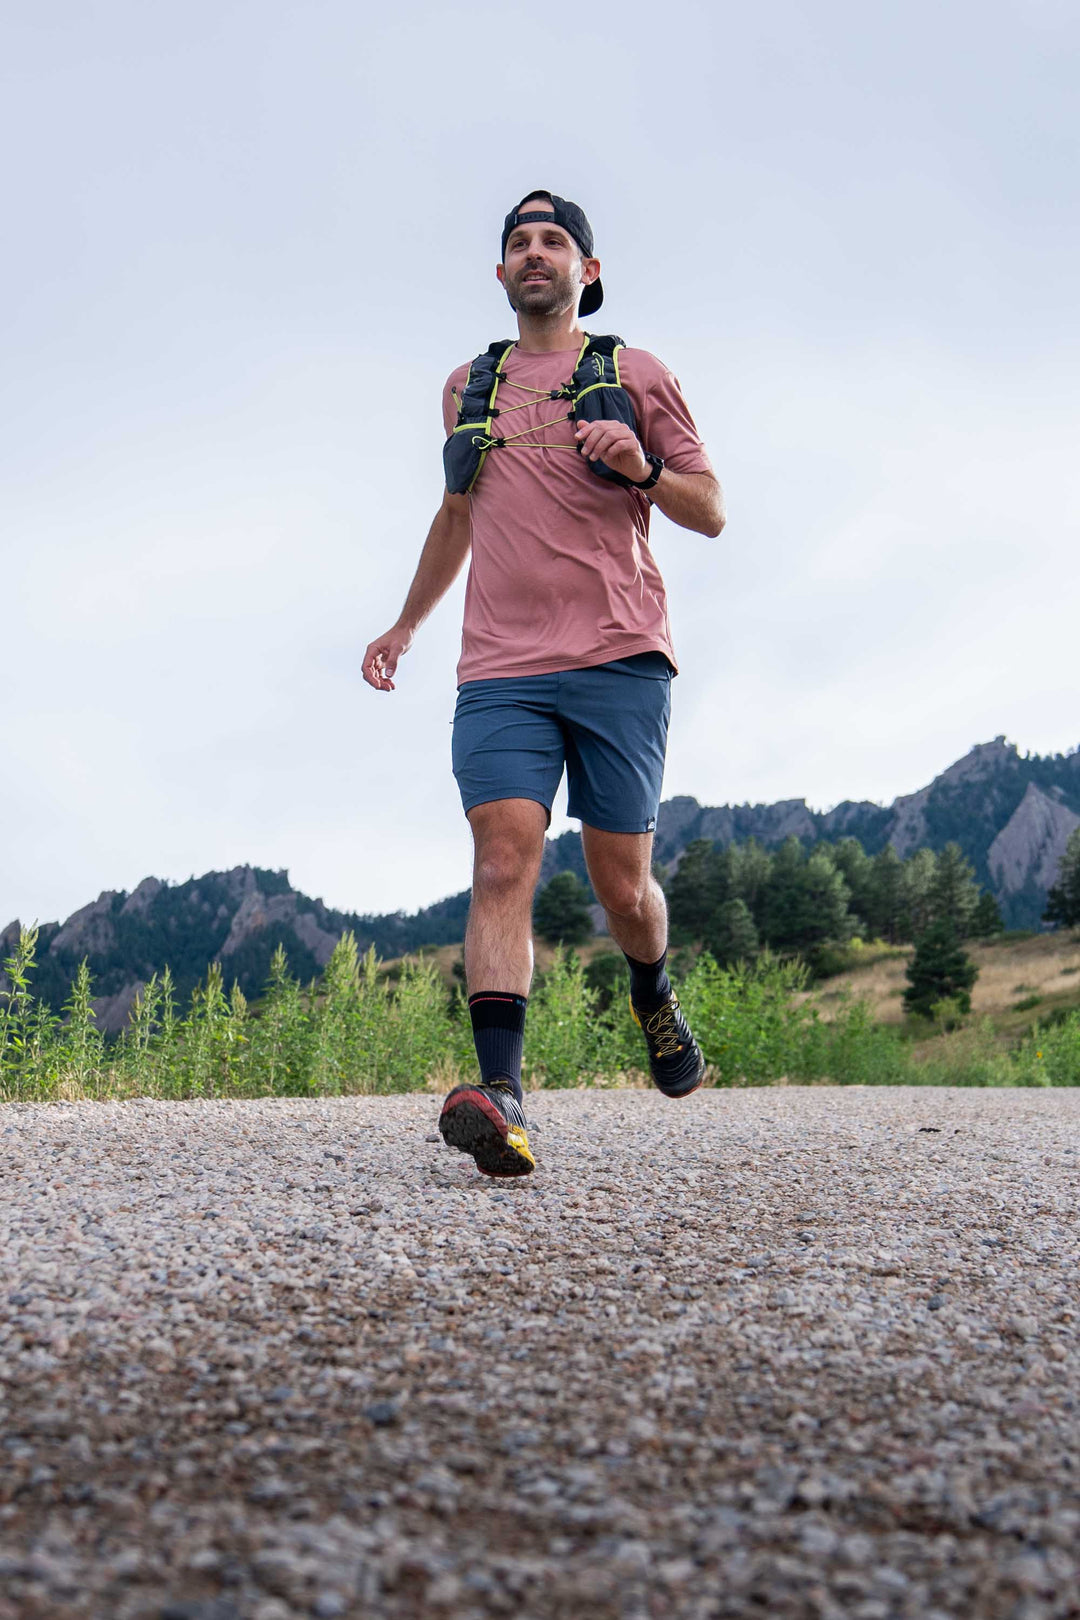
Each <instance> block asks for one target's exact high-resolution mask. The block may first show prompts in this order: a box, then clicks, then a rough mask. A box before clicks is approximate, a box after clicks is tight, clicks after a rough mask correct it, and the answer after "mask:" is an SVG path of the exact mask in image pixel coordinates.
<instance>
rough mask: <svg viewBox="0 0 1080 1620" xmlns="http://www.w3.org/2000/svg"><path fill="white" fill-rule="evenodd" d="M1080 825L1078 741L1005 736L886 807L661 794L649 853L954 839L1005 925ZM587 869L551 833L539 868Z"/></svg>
mask: <svg viewBox="0 0 1080 1620" xmlns="http://www.w3.org/2000/svg"><path fill="white" fill-rule="evenodd" d="M1077 826H1080V751H1074V752H1072V753H1069V754H1050V755H1045V756H1041V755H1038V754H1028V755H1021V754H1020V752H1019V750H1018V749H1017V748H1016V746H1015V744H1013V743H1010V742H1007V741H1006V740H1005V738H1004V737H995V739H994V741H993V742H989V743H980V744H978V745H977V746H976V747H974V748H973V749H972V750H971V752H970V753H969V754H965V755H964V757H963V759H960V760H957V762H956V764H955V765H950V766H949V768H948V770H945V771H943V772H942V773H941V775H940V776H936V777H935V778H934V780H933V781H932V782H931V783H930V784H929V786H927V787H924V788H920V789H919V790H918V792H916V793H910V794H907V795H905V796H903V797H902V798H899V799H896V800H894V802H893V803H892V804H891V805H889V806H888V807H887V808H886V807H885V806H883V805H878V804H870V803H869V802H868V801H866V800H863V801H853V800H845V801H844V803H843V804H838V805H837V806H836V808H835V809H833V810H828V811H821V810H811V809H809V808H808V807H807V804H806V801H805V799H783V800H781V801H780V802H779V803H777V804H742V805H720V806H715V807H714V806H710V805H701V804H699V803H698V801H697V800H696V799H692V798H684V797H680V798H676V799H667V800H665V802H664V803H663V804H662V805H661V807H660V815H659V817H658V819H657V829H656V844H655V851H656V859H657V860H658V861H660V862H661V863H663V864H664V865H670V864H671V863H672V862H673V861H675V860H677V859H678V856H679V854H680V852H681V851H682V850H683V849H685V848H686V846H687V844H689V843H691V842H693V840H694V839H695V838H711V839H712V840H713V841H714V842H715V843H717V844H719V845H721V846H723V845H727V844H730V843H732V842H742V841H743V840H745V839H747V838H756V839H758V841H759V842H760V843H763V844H766V845H776V844H780V843H782V842H783V840H784V839H785V838H788V837H790V836H792V835H794V836H795V837H796V838H800V839H802V840H803V841H804V842H807V843H814V842H816V841H817V840H818V839H828V840H836V839H839V838H847V837H854V838H857V839H858V840H859V842H860V843H861V844H862V846H863V848H864V849H865V850H866V852H867V853H868V854H870V855H873V854H876V853H877V852H878V850H880V849H883V848H884V847H885V845H886V844H892V845H893V847H894V848H895V850H896V853H897V854H898V855H900V856H901V857H904V856H907V855H910V854H911V852H912V851H913V850H915V849H919V848H920V847H927V848H929V849H934V850H940V849H943V848H944V847H945V845H946V844H948V843H950V842H954V843H957V844H959V845H960V848H961V849H962V850H963V852H964V854H965V855H966V856H967V858H968V860H969V861H970V862H971V864H972V866H973V867H974V868H975V876H976V879H977V880H978V882H979V884H980V885H981V886H983V887H984V888H988V889H990V890H991V891H992V892H993V894H994V895H995V896H996V898H997V901H998V903H999V905H1000V906H1001V912H1002V917H1003V919H1004V921H1005V925H1006V927H1008V928H1037V927H1038V926H1039V923H1040V921H1041V918H1042V913H1043V909H1044V907H1045V905H1046V891H1047V889H1048V888H1049V886H1050V885H1051V883H1053V881H1054V879H1055V877H1056V875H1057V869H1058V863H1059V861H1060V860H1061V857H1062V854H1063V853H1064V850H1065V844H1066V842H1067V840H1068V837H1069V834H1070V833H1071V832H1072V831H1073V829H1074V828H1075V827H1077ZM563 870H570V871H574V872H577V874H578V875H579V876H580V877H584V875H585V866H584V860H583V858H582V854H581V839H580V837H579V836H578V834H577V833H576V832H568V833H564V834H563V835H562V837H561V838H557V839H553V840H552V841H551V843H550V844H549V846H548V850H547V853H546V856H545V861H544V868H543V876H544V877H545V878H546V877H551V876H552V875H553V874H554V873H555V872H557V871H563Z"/></svg>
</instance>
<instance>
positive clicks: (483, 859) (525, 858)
mask: <svg viewBox="0 0 1080 1620" xmlns="http://www.w3.org/2000/svg"><path fill="white" fill-rule="evenodd" d="M535 881H536V877H535V861H534V859H533V855H532V851H531V850H530V849H529V848H528V847H527V846H523V845H522V844H521V843H520V842H519V841H517V840H516V839H513V838H491V839H485V841H484V844H483V846H482V847H478V848H477V851H476V862H475V866H474V869H473V888H474V890H476V891H478V892H479V893H481V894H508V893H512V892H513V891H514V890H515V889H519V888H524V887H526V886H529V887H531V886H532V884H533V883H535Z"/></svg>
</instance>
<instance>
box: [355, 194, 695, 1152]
mask: <svg viewBox="0 0 1080 1620" xmlns="http://www.w3.org/2000/svg"><path fill="white" fill-rule="evenodd" d="M496 274H497V276H498V278H499V281H500V282H501V283H502V286H503V288H504V289H505V291H506V296H507V298H508V300H509V302H510V306H511V308H512V309H513V310H514V311H515V313H516V315H517V323H518V338H517V342H516V343H511V342H510V341H509V340H507V341H506V343H505V344H501V345H492V348H491V350H490V351H489V354H488V355H486V356H483V355H482V356H479V357H478V358H477V360H476V361H474V362H473V365H472V367H469V366H459V367H458V369H457V370H456V371H455V372H453V373H452V374H451V376H450V378H449V379H448V381H447V385H446V390H445V392H444V396H443V417H444V424H445V428H446V432H447V435H448V438H447V448H446V451H445V461H446V467H447V474H448V488H447V493H446V495H445V497H444V499H443V502H442V506H441V507H440V509H439V511H438V513H437V514H436V517H435V521H434V522H433V524H432V526H431V530H430V532H429V534H428V537H427V540H426V542H425V545H424V548H423V551H422V553H421V556H420V562H419V566H418V567H417V570H416V576H415V578H414V579H413V582H412V585H411V587H410V589H409V593H408V596H407V598H406V601H405V606H404V607H403V609H402V611H401V616H400V618H399V619H398V621H397V623H396V624H395V625H394V626H393V627H392V628H391V629H390V630H388V631H387V633H386V634H385V635H384V636H380V637H378V639H377V640H375V641H373V642H372V643H371V645H370V646H369V647H368V649H367V651H366V653H365V654H364V678H365V680H366V681H367V682H368V683H369V685H371V686H373V687H375V688H376V690H377V691H381V692H392V691H393V690H394V680H393V677H394V673H395V671H396V669H397V665H398V661H399V659H400V658H401V656H402V654H403V653H405V652H407V651H408V649H409V647H410V646H411V644H412V640H413V636H414V635H415V633H416V630H417V629H418V627H419V626H420V624H421V623H422V622H423V620H424V619H426V618H427V616H428V614H429V613H430V612H431V610H432V609H433V608H434V607H435V605H436V603H437V602H438V601H439V600H440V599H441V598H442V596H443V595H444V594H445V592H446V591H447V590H448V589H449V587H450V585H451V584H452V583H453V581H454V579H455V578H456V577H457V574H458V573H459V571H460V569H461V567H462V565H463V563H464V562H465V559H466V557H467V556H468V555H469V552H470V550H471V552H472V560H471V565H470V570H469V578H468V586H467V590H466V597H465V617H464V627H463V635H462V654H461V661H460V663H459V665H458V681H459V689H458V702H457V710H456V713H455V718H454V740H453V759H454V774H455V776H456V777H457V781H458V786H459V789H460V791H461V796H462V803H463V806H464V809H465V813H466V815H467V817H468V819H469V823H470V825H471V827H472V833H473V842H474V849H475V861H474V870H473V891H472V905H471V909H470V912H469V922H468V928H467V930H466V936H465V971H466V977H467V980H468V988H469V1010H470V1015H471V1018H472V1024H473V1036H474V1040H475V1045H476V1053H477V1058H478V1061H479V1066H480V1080H479V1082H478V1083H476V1084H472V1085H463V1086H457V1087H455V1088H454V1090H453V1091H451V1092H450V1094H449V1096H448V1097H447V1098H446V1100H445V1103H444V1105H443V1109H442V1113H441V1116H440V1119H439V1129H440V1131H441V1133H442V1135H443V1137H444V1139H445V1140H446V1141H447V1142H449V1143H450V1144H452V1145H453V1146H454V1147H457V1148H460V1149H462V1150H463V1151H465V1152H468V1153H471V1154H472V1155H473V1156H474V1158H475V1160H476V1163H477V1165H478V1167H479V1168H480V1169H481V1170H483V1171H486V1172H487V1173H488V1174H489V1175H497V1176H515V1175H527V1174H528V1173H529V1172H530V1171H531V1170H532V1169H533V1168H534V1164H535V1161H534V1159H533V1156H532V1153H531V1152H530V1149H529V1141H528V1135H527V1131H526V1120H525V1114H524V1111H523V1106H522V1103H523V1097H522V1089H521V1058H522V1043H523V1038H524V1030H525V1012H526V1006H527V1000H528V994H529V985H530V981H531V978H532V969H533V949H532V903H533V894H534V891H535V888H536V882H537V878H538V876H539V872H540V862H541V858H542V856H543V850H544V835H545V833H546V830H547V827H548V824H549V822H550V818H551V815H550V813H551V804H552V800H553V798H554V796H555V791H556V789H557V787H558V784H559V782H560V780H561V778H562V773H563V769H564V766H565V768H566V769H567V772H568V777H569V804H568V809H569V813H570V815H572V816H575V817H580V819H581V822H582V828H581V836H582V844H583V848H584V853H585V860H586V863H587V866H588V870H589V877H590V880H591V882H592V886H593V889H594V890H595V892H596V897H597V899H598V900H599V902H600V904H601V906H602V907H603V909H604V912H605V914H606V917H607V923H608V928H609V930H610V933H611V935H612V937H613V938H614V939H615V940H616V942H617V943H618V944H619V945H620V946H621V947H622V950H623V952H624V954H625V955H626V958H627V962H628V963H629V968H630V1000H631V1007H632V1009H633V1012H634V1016H635V1018H636V1019H637V1021H638V1023H639V1024H640V1025H641V1028H642V1032H643V1035H644V1038H645V1043H646V1046H647V1049H648V1054H649V1067H650V1071H651V1073H652V1077H653V1080H654V1081H655V1083H656V1085H657V1086H658V1087H659V1088H660V1090H661V1091H662V1092H664V1093H665V1095H667V1096H669V1097H682V1096H686V1095H687V1094H688V1093H689V1092H691V1091H693V1090H695V1089H696V1088H697V1087H698V1086H699V1085H700V1084H701V1080H702V1076H703V1074H704V1068H705V1065H704V1060H703V1058H702V1055H701V1052H700V1050H699V1048H698V1046H697V1043H696V1042H695V1040H694V1038H693V1035H692V1034H691V1032H690V1029H689V1028H688V1026H687V1023H686V1019H685V1017H684V1016H683V1014H682V1012H681V1010H680V1008H679V1004H678V1001H677V1000H676V998H675V995H674V994H673V992H672V989H671V985H670V983H669V981H668V977H667V974H666V972H665V970H664V969H665V960H666V953H667V911H666V907H665V904H664V897H663V893H662V891H661V889H660V887H659V885H658V884H657V883H656V882H655V880H654V879H653V877H652V864H651V855H652V840H653V828H654V827H655V825H656V812H657V807H658V805H659V802H660V785H661V779H662V776H663V768H664V751H665V745H666V739H667V722H668V709H669V701H670V683H671V677H672V675H673V674H674V673H675V655H674V652H673V650H672V646H671V635H670V630H669V627H668V618H667V607H666V600H665V595H664V585H663V581H662V580H661V578H660V574H659V571H658V569H657V567H656V564H655V562H654V561H653V558H652V555H651V552H650V550H649V544H648V531H649V508H650V503H651V504H653V505H656V506H658V507H659V508H660V510H661V511H662V512H663V513H665V515H666V516H667V517H669V518H671V519H672V521H673V522H675V523H677V524H679V525H680V526H681V527H683V528H686V529H693V530H696V531H697V532H698V533H700V534H705V535H710V536H715V535H718V534H719V533H720V531H721V529H722V528H723V526H724V503H723V495H722V492H721V489H720V486H719V484H718V483H717V480H716V477H715V475H714V473H713V470H712V467H711V466H710V463H709V459H708V456H707V455H706V453H705V449H704V446H703V445H702V443H701V440H700V439H699V438H698V435H697V431H696V429H695V427H694V423H693V420H692V418H691V416H690V413H689V411H688V410H687V408H686V405H685V403H684V401H683V398H682V395H681V393H680V390H679V385H678V383H677V381H676V379H675V378H674V377H673V376H672V375H671V373H670V372H669V371H668V370H667V369H666V367H664V366H663V365H662V364H661V363H660V361H658V360H657V359H655V358H654V356H652V355H651V354H647V353H646V352H645V351H644V350H641V349H627V348H622V347H616V345H618V343H619V340H618V339H615V340H610V339H596V340H594V341H593V342H592V343H586V334H585V332H584V331H583V329H582V327H581V326H580V325H579V321H578V316H579V312H580V314H582V315H589V314H592V313H593V312H594V311H595V310H596V309H598V308H599V306H600V304H601V302H602V299H603V291H602V288H601V285H600V261H599V260H598V259H597V258H596V257H595V255H594V253H593V236H592V230H591V228H590V226H589V222H588V220H587V219H586V217H585V215H584V213H583V212H582V211H581V209H580V208H578V207H577V206H576V204H574V203H570V202H566V201H564V199H563V198H561V197H557V196H555V195H554V193H551V192H543V191H537V192H530V193H529V194H528V196H526V197H525V198H523V199H522V201H521V202H520V203H519V204H518V206H517V207H516V208H515V209H513V210H512V211H511V212H510V213H509V214H508V215H507V217H506V221H505V224H504V228H503V234H502V262H501V263H500V264H499V266H498V267H497V271H496ZM568 405H569V409H568V408H567V406H568Z"/></svg>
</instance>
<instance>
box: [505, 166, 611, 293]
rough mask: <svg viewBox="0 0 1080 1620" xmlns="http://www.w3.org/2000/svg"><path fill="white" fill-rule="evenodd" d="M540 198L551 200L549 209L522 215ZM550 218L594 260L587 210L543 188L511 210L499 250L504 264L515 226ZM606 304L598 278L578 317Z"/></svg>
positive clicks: (585, 290) (587, 289)
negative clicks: (526, 205) (531, 203)
mask: <svg viewBox="0 0 1080 1620" xmlns="http://www.w3.org/2000/svg"><path fill="white" fill-rule="evenodd" d="M541 197H550V199H551V207H550V208H530V209H527V210H526V211H525V213H522V209H523V208H524V206H525V204H526V203H527V202H534V201H538V200H539V199H540V198H541ZM551 218H554V220H555V223H556V225H561V226H562V228H563V230H564V231H566V232H567V233H568V234H569V235H570V236H572V237H573V238H574V241H575V242H576V243H577V245H578V247H579V248H580V249H581V251H582V253H583V254H584V255H585V257H586V258H587V259H591V258H593V257H594V255H593V234H592V226H591V225H590V224H589V222H588V220H587V219H586V218H585V213H584V210H583V209H581V208H579V207H578V205H577V203H572V202H567V201H566V198H565V197H556V195H555V193H554V192H553V191H545V190H544V189H543V188H542V187H541V188H540V189H539V190H536V191H527V192H526V193H525V195H524V197H522V199H521V201H520V202H519V203H518V205H517V207H516V208H512V209H511V210H510V212H509V213H508V214H507V216H506V218H505V220H504V221H503V233H502V248H501V250H500V251H501V256H502V259H503V260H504V261H505V259H506V243H507V240H508V239H509V236H510V232H511V231H512V230H513V229H514V226H515V225H531V224H534V223H535V221H536V220H540V219H551ZM603 302H604V289H603V287H601V285H600V281H599V278H597V280H596V281H594V282H591V283H590V285H589V286H588V287H585V288H584V289H583V290H582V294H581V303H580V304H579V305H578V314H579V315H591V314H592V313H593V311H594V310H597V309H599V308H600V305H601V304H602V303H603Z"/></svg>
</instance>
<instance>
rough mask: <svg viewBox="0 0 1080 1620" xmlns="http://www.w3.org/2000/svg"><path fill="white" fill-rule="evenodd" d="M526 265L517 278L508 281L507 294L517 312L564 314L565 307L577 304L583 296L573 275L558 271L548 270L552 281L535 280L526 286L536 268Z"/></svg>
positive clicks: (522, 313) (546, 273)
mask: <svg viewBox="0 0 1080 1620" xmlns="http://www.w3.org/2000/svg"><path fill="white" fill-rule="evenodd" d="M536 268H537V267H536V265H528V264H527V265H526V266H525V268H524V269H523V270H520V271H519V272H518V274H517V275H516V276H515V277H514V278H513V280H509V279H508V280H507V282H506V296H507V298H508V299H509V301H510V308H511V309H512V310H513V311H514V313H515V314H517V315H561V314H562V312H563V310H566V309H570V308H571V307H576V305H577V300H578V298H579V297H580V295H581V284H580V283H579V282H576V281H575V280H574V278H573V277H572V276H560V275H558V274H557V272H556V271H554V270H545V271H544V274H545V275H547V276H550V278H551V279H550V280H549V281H534V282H529V283H528V284H527V285H526V282H525V277H526V276H527V275H530V274H532V273H533V271H535V270H536Z"/></svg>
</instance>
